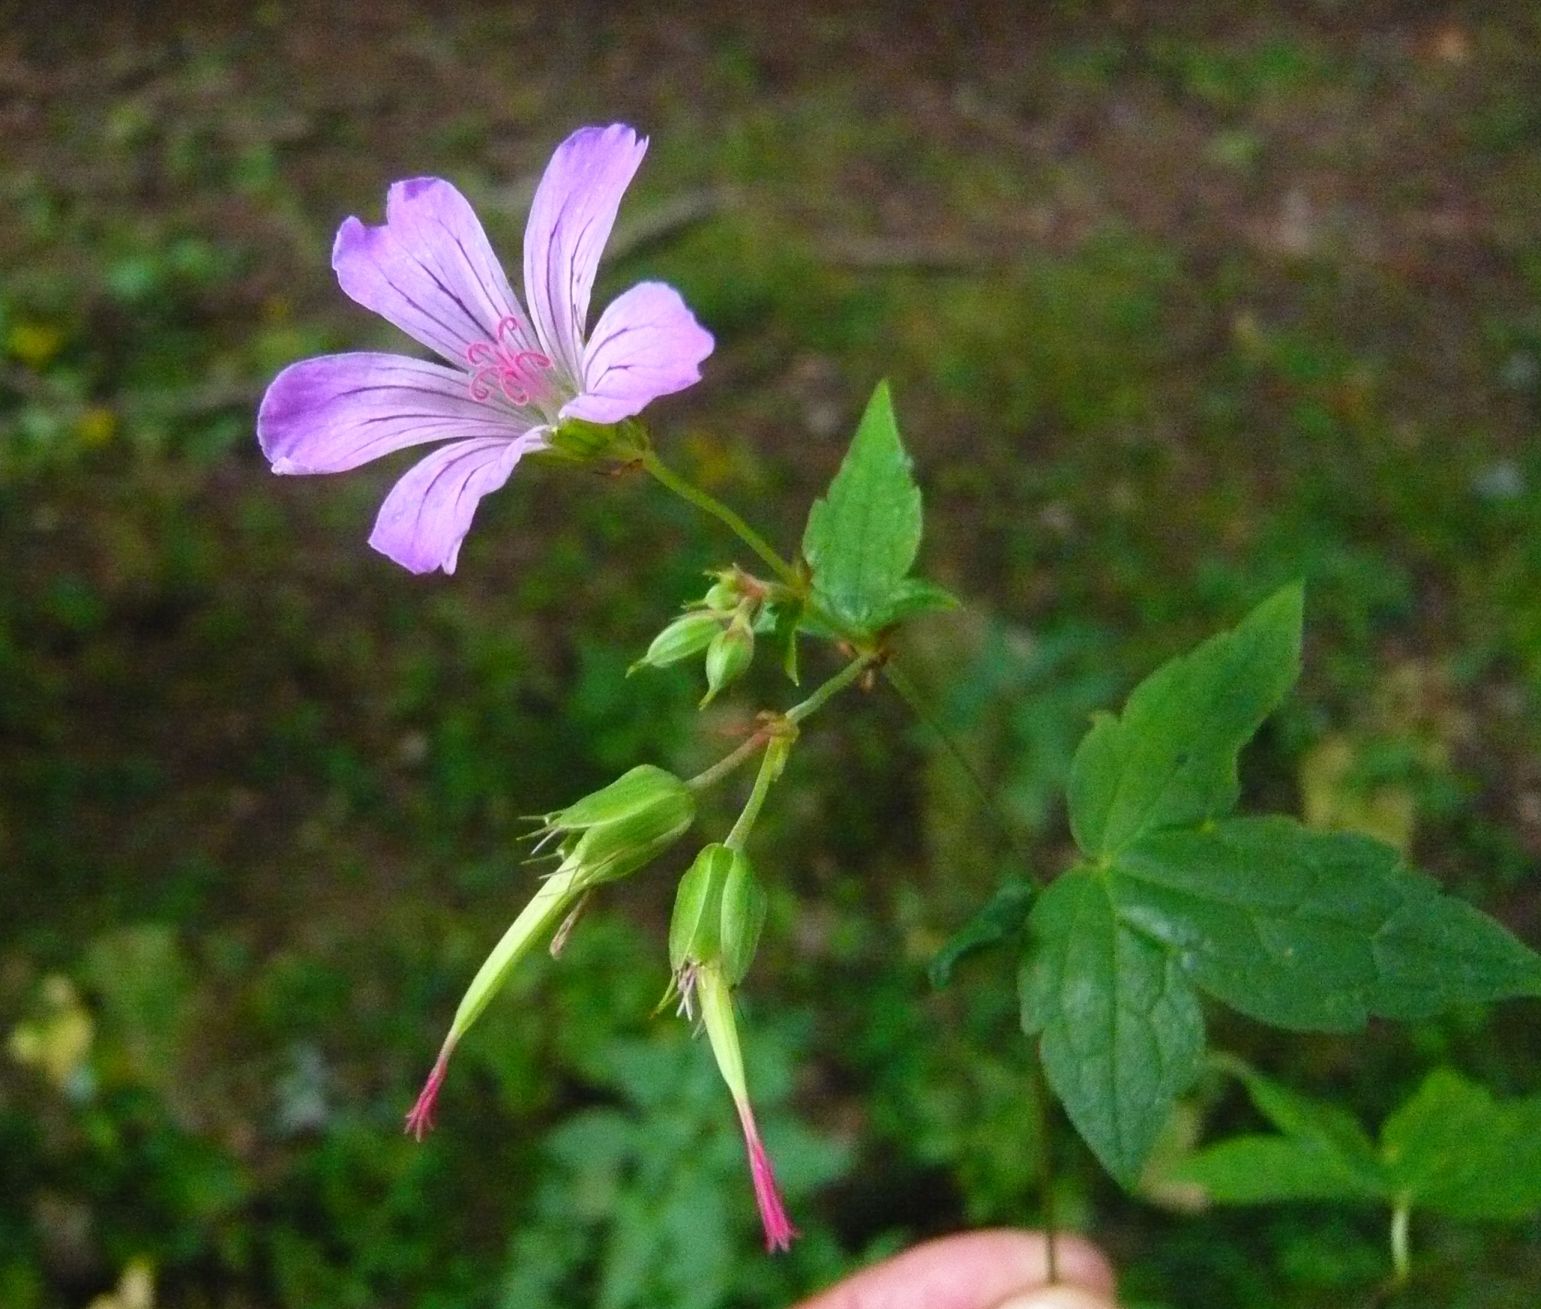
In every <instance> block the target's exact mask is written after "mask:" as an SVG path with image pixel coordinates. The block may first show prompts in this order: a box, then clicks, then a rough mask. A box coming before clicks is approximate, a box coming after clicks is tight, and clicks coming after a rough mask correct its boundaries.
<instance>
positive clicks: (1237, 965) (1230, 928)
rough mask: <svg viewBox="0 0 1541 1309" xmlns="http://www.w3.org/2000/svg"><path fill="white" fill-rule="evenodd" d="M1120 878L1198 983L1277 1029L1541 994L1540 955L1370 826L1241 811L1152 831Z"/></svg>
mask: <svg viewBox="0 0 1541 1309" xmlns="http://www.w3.org/2000/svg"><path fill="white" fill-rule="evenodd" d="M1109 885H1110V887H1111V893H1112V898H1113V901H1114V903H1115V905H1116V906H1117V910H1118V913H1119V916H1120V918H1121V919H1122V920H1124V921H1126V922H1127V923H1129V924H1131V925H1132V926H1134V927H1136V928H1138V929H1139V930H1140V931H1142V932H1144V933H1146V934H1148V935H1149V936H1150V937H1151V938H1153V939H1154V940H1157V941H1160V942H1161V943H1162V944H1163V945H1165V946H1166V947H1167V948H1168V949H1169V950H1170V951H1171V952H1172V953H1173V957H1174V958H1176V959H1177V960H1178V961H1179V962H1180V964H1181V966H1182V968H1183V970H1184V972H1185V973H1186V974H1188V975H1189V976H1191V977H1192V979H1193V980H1194V982H1195V983H1197V985H1199V986H1200V987H1202V988H1203V989H1204V990H1206V991H1208V992H1209V993H1210V994H1211V995H1213V996H1214V997H1215V998H1216V999H1219V1000H1222V1001H1224V1002H1225V1003H1226V1004H1228V1005H1230V1006H1231V1007H1232V1008H1233V1009H1237V1010H1239V1011H1240V1012H1242V1013H1244V1014H1247V1015H1249V1016H1250V1017H1253V1018H1256V1019H1258V1020H1260V1021H1262V1022H1265V1023H1271V1024H1273V1025H1275V1026H1278V1027H1286V1028H1291V1029H1295V1030H1305V1031H1352V1030H1355V1029H1357V1028H1360V1027H1362V1026H1363V1025H1364V1024H1365V1022H1366V1020H1367V1019H1368V1018H1369V1017H1370V1016H1371V1015H1378V1016H1382V1017H1389V1018H1403V1019H1406V1018H1417V1017H1422V1016H1425V1015H1428V1014H1431V1013H1435V1012H1438V1011H1439V1010H1441V1009H1445V1008H1448V1007H1450V1006H1451V1005H1455V1004H1465V1003H1473V1002H1481V1001H1489V1000H1499V999H1505V998H1508V997H1512V996H1518V995H1541V956H1537V955H1536V954H1535V952H1534V951H1532V950H1530V949H1529V948H1527V947H1526V946H1525V945H1523V944H1522V943H1521V942H1520V941H1518V940H1516V939H1515V937H1513V936H1512V935H1510V933H1509V932H1508V931H1506V930H1505V929H1504V928H1503V927H1502V926H1501V925H1500V924H1498V923H1496V922H1495V921H1493V920H1492V919H1491V918H1489V917H1487V916H1486V915H1485V914H1482V913H1481V912H1479V911H1478V910H1476V909H1474V908H1472V907H1471V906H1470V905H1468V904H1465V903H1463V902H1462V901H1460V900H1456V899H1453V898H1452V897H1450V896H1446V895H1444V894H1443V893H1442V892H1441V891H1440V889H1439V887H1438V886H1437V885H1436V884H1435V883H1434V882H1433V881H1431V880H1430V879H1428V878H1426V877H1424V876H1422V875H1420V874H1417V873H1414V872H1411V871H1410V870H1408V869H1407V868H1405V867H1403V866H1402V863H1401V859H1400V856H1399V855H1398V854H1397V852H1396V851H1395V850H1393V849H1392V848H1391V847H1390V846H1386V845H1382V844H1381V843H1380V842H1378V841H1375V840H1372V839H1370V838H1369V837H1364V836H1357V835H1352V834H1348V833H1341V832H1314V831H1311V830H1309V829H1307V828H1305V827H1302V826H1301V825H1300V824H1299V823H1297V822H1295V821H1294V820H1293V819H1289V818H1283V817H1268V818H1237V819H1228V820H1226V821H1224V822H1220V823H1215V824H1211V825H1210V826H1208V827H1206V828H1201V829H1197V830H1192V831H1172V832H1159V833H1155V834H1152V835H1149V836H1147V837H1145V838H1144V839H1143V840H1141V841H1140V842H1138V843H1137V844H1135V845H1134V846H1132V847H1131V848H1129V849H1127V850H1125V851H1124V852H1123V853H1122V854H1121V855H1119V857H1118V861H1117V864H1116V866H1115V868H1114V869H1113V872H1112V875H1111V876H1110V879H1109Z"/></svg>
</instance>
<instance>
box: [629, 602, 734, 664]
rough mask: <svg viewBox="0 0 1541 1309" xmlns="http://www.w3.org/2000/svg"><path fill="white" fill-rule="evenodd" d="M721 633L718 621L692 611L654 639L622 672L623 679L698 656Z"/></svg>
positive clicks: (702, 610)
mask: <svg viewBox="0 0 1541 1309" xmlns="http://www.w3.org/2000/svg"><path fill="white" fill-rule="evenodd" d="M721 631H722V619H721V617H719V616H718V615H717V614H714V613H708V612H707V611H706V610H704V609H694V610H692V611H691V612H690V613H688V614H685V615H683V616H682V617H680V618H676V619H675V620H674V621H673V622H672V623H670V624H669V625H668V626H667V627H666V628H664V629H663V631H661V632H660V633H659V634H658V635H657V636H655V637H654V638H653V643H652V644H651V645H650V646H648V648H647V653H646V654H645V655H643V656H642V658H640V659H639V660H637V662H636V663H634V664H633V665H632V666H631V667H630V668H628V669H627V670H626V675H627V676H628V677H630V676H631V674H632V673H634V672H636V671H637V669H639V668H667V667H668V666H669V665H670V664H677V663H679V662H680V660H682V659H689V658H690V657H691V656H692V655H698V654H700V653H701V651H703V650H705V649H706V647H707V646H708V645H710V644H711V642H712V638H713V637H714V636H716V635H717V634H718V633H719V632H721Z"/></svg>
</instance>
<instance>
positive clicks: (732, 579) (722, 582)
mask: <svg viewBox="0 0 1541 1309" xmlns="http://www.w3.org/2000/svg"><path fill="white" fill-rule="evenodd" d="M743 598H744V595H743V592H742V591H740V590H739V588H738V574H737V573H735V572H734V571H733V570H732V569H729V570H728V571H726V572H722V573H718V574H717V580H716V581H715V582H713V583H712V585H711V587H710V589H709V590H708V591H707V593H706V594H705V595H704V596H702V597H701V601H700V603H701V606H702V608H705V609H715V610H716V611H717V612H718V613H722V614H730V613H732V612H733V611H734V610H735V609H737V608H738V605H739V601H741V600H742V599H743Z"/></svg>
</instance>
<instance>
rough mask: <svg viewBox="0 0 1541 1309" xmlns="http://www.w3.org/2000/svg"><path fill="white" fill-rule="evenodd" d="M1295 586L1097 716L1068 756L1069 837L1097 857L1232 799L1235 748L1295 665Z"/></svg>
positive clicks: (1279, 694)
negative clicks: (1117, 711) (1116, 710)
mask: <svg viewBox="0 0 1541 1309" xmlns="http://www.w3.org/2000/svg"><path fill="white" fill-rule="evenodd" d="M1301 606H1302V592H1301V588H1300V587H1299V586H1298V585H1294V586H1288V587H1285V588H1284V589H1283V590H1282V591H1279V592H1278V593H1277V594H1275V595H1274V596H1272V597H1271V598H1270V599H1268V600H1265V601H1264V602H1263V603H1262V604H1260V605H1259V606H1258V607H1257V608H1256V609H1254V610H1253V611H1252V612H1251V613H1250V614H1248V615H1247V617H1246V618H1245V619H1243V620H1242V622H1241V624H1240V625H1239V626H1237V627H1236V628H1235V629H1233V630H1232V631H1229V632H1222V633H1220V634H1219V635H1217V636H1213V637H1211V638H1210V639H1209V640H1207V641H1205V642H1204V644H1203V645H1201V646H1199V647H1198V648H1197V649H1196V650H1193V651H1192V652H1190V653H1188V654H1185V655H1180V656H1178V657H1177V658H1176V659H1173V660H1171V661H1170V662H1168V663H1166V664H1164V665H1162V667H1161V668H1159V669H1157V670H1156V672H1154V673H1153V674H1152V675H1151V676H1150V677H1148V678H1146V679H1145V680H1144V681H1143V682H1141V683H1140V685H1139V686H1137V687H1136V688H1135V689H1134V691H1133V693H1132V694H1131V695H1130V696H1129V700H1128V702H1127V704H1126V705H1125V706H1124V712H1123V714H1122V716H1119V717H1114V716H1113V715H1108V714H1105V715H1101V716H1099V717H1098V719H1097V721H1096V722H1095V724H1094V725H1093V727H1092V730H1091V731H1090V732H1088V733H1087V735H1086V737H1085V738H1084V739H1083V740H1082V742H1081V745H1080V747H1079V748H1078V749H1077V750H1076V754H1075V759H1074V761H1073V762H1072V764H1071V773H1070V786H1069V801H1070V825H1071V830H1072V831H1073V832H1074V834H1075V839H1076V843H1077V844H1078V845H1079V846H1080V847H1081V849H1082V850H1084V851H1085V852H1086V853H1087V854H1088V855H1089V856H1091V857H1093V858H1107V857H1108V856H1111V855H1114V854H1116V853H1117V852H1118V851H1120V850H1122V849H1124V848H1126V847H1127V846H1129V845H1131V844H1132V843H1133V842H1135V841H1137V840H1138V839H1139V838H1140V837H1141V836H1143V835H1144V834H1146V833H1148V832H1153V831H1158V830H1160V829H1162V828H1167V827H1179V826H1183V825H1186V824H1191V823H1197V822H1201V821H1203V820H1205V819H1208V818H1215V817H1218V816H1220V815H1222V814H1225V813H1228V812H1229V811H1230V810H1231V808H1232V807H1233V806H1234V805H1235V803H1236V798H1237V791H1238V784H1237V780H1236V756H1237V754H1238V753H1239V752H1240V750H1241V747H1242V746H1244V745H1245V744H1246V743H1247V742H1248V741H1249V740H1251V739H1252V736H1253V734H1254V733H1255V732H1256V731H1257V729H1258V727H1259V726H1260V725H1261V723H1262V721H1263V719H1264V718H1266V717H1267V716H1268V714H1269V713H1270V712H1271V711H1272V710H1273V709H1274V707H1275V706H1276V705H1277V704H1278V703H1279V701H1280V700H1281V699H1283V697H1284V694H1285V692H1287V691H1288V690H1289V688H1290V687H1291V686H1293V685H1294V683H1295V679H1296V677H1297V676H1299V673H1300V626H1301Z"/></svg>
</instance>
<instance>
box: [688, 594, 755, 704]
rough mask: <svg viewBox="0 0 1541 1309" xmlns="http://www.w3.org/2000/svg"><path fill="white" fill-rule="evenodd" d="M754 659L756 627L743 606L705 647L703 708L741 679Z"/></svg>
mask: <svg viewBox="0 0 1541 1309" xmlns="http://www.w3.org/2000/svg"><path fill="white" fill-rule="evenodd" d="M753 662H754V626H753V623H752V622H751V620H750V618H749V617H748V616H747V615H746V614H745V613H744V609H743V606H740V607H739V610H738V612H737V613H735V614H734V615H733V621H732V622H730V623H729V624H728V625H727V627H725V628H723V630H722V631H720V632H719V633H717V635H716V636H714V637H713V638H712V640H711V643H710V644H709V645H708V646H707V647H706V694H705V695H704V696H702V697H701V705H700V707H701V708H703V709H704V708H706V706H707V705H709V704H710V703H711V702H712V701H713V700H715V699H716V698H717V694H718V692H719V691H722V690H723V689H724V688H726V687H729V686H731V685H732V684H733V683H734V682H736V681H738V679H739V678H740V677H742V676H743V675H744V674H745V673H746V672H748V671H749V665H750V664H752V663H753Z"/></svg>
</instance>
